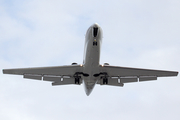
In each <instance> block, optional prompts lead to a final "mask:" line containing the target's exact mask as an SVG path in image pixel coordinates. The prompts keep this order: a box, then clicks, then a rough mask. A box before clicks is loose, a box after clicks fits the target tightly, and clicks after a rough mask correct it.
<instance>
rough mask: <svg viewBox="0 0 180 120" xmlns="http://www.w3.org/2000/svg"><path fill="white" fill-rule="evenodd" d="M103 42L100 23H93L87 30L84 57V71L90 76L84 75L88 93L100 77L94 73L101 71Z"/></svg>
mask: <svg viewBox="0 0 180 120" xmlns="http://www.w3.org/2000/svg"><path fill="white" fill-rule="evenodd" d="M101 42H102V30H101V28H100V27H99V25H98V24H93V25H92V26H90V27H89V29H88V30H87V33H86V36H85V48H84V59H83V73H87V74H88V75H89V76H87V77H85V76H83V84H84V87H85V92H86V94H87V95H89V94H90V93H91V91H92V90H93V88H94V86H95V84H96V83H97V81H98V78H99V77H94V76H93V75H94V74H97V73H99V69H98V68H99V61H100V48H101Z"/></svg>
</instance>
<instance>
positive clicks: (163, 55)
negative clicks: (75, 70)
mask: <svg viewBox="0 0 180 120" xmlns="http://www.w3.org/2000/svg"><path fill="white" fill-rule="evenodd" d="M95 22H97V23H99V25H100V26H101V27H102V29H103V33H104V35H103V44H102V50H101V64H103V63H105V62H107V63H109V64H111V65H118V66H126V67H138V68H150V69H160V70H175V71H180V34H179V33H180V1H179V0H136V1H134V0H128V1H125V0H113V1H112V0H106V1H103V0H98V1H97V0H91V1H84V0H83V1H82V0H75V1H74V0H66V1H61V0H38V1H36V0H16V2H14V1H12V0H0V70H2V69H5V68H21V67H41V66H59V65H69V64H71V63H72V62H77V63H82V60H83V52H84V51H83V50H84V35H85V33H86V30H87V29H88V27H89V26H90V25H92V24H93V23H95ZM0 119H1V120H12V119H13V120H59V119H63V120H68V119H74V120H81V119H86V120H92V119H93V120H99V119H103V120H109V119H113V120H119V119H122V120H132V119H133V120H152V119H154V120H159V119H163V120H170V119H171V120H179V119H180V77H179V76H178V77H169V78H159V79H158V81H151V82H142V83H129V84H125V86H124V87H122V88H121V87H120V88H119V87H109V86H99V85H97V86H95V88H94V90H93V92H92V93H91V95H90V96H89V97H87V96H86V94H85V92H84V89H83V86H82V85H81V86H73V85H69V86H56V87H52V86H51V83H49V82H42V81H36V80H28V79H23V78H22V76H13V75H3V74H2V72H0Z"/></svg>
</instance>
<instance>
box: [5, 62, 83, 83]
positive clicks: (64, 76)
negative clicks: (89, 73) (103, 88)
mask: <svg viewBox="0 0 180 120" xmlns="http://www.w3.org/2000/svg"><path fill="white" fill-rule="evenodd" d="M80 72H82V66H80V65H69V66H57V67H37V68H18V69H4V70H3V73H4V74H15V75H23V76H24V78H28V79H36V80H42V78H43V80H44V81H51V82H53V83H52V85H66V84H75V78H74V75H75V73H80Z"/></svg>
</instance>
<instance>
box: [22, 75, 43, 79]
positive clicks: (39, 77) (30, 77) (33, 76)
mask: <svg viewBox="0 0 180 120" xmlns="http://www.w3.org/2000/svg"><path fill="white" fill-rule="evenodd" d="M23 78H27V79H35V80H42V76H41V75H29V74H25V75H23Z"/></svg>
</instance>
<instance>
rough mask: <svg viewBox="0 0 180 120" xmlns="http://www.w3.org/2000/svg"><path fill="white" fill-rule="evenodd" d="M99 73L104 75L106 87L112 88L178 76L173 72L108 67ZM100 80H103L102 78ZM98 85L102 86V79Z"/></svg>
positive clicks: (102, 68) (104, 67) (102, 67)
mask: <svg viewBox="0 0 180 120" xmlns="http://www.w3.org/2000/svg"><path fill="white" fill-rule="evenodd" d="M100 72H101V73H105V76H106V77H108V82H107V85H112V86H123V85H124V83H130V82H138V81H139V82H141V81H151V80H157V77H169V76H177V75H178V72H175V71H164V70H152V69H140V68H129V67H118V66H109V65H105V66H101V67H100ZM101 78H104V76H103V77H101ZM98 83H99V84H101V85H103V83H104V82H103V79H101V80H100V81H99V82H98Z"/></svg>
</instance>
